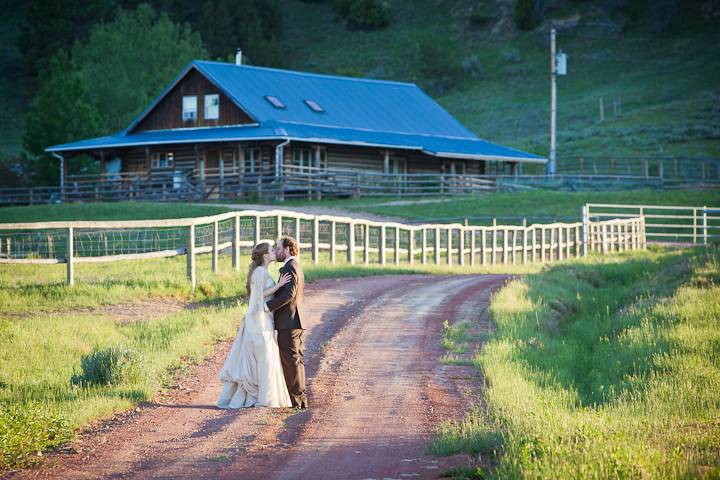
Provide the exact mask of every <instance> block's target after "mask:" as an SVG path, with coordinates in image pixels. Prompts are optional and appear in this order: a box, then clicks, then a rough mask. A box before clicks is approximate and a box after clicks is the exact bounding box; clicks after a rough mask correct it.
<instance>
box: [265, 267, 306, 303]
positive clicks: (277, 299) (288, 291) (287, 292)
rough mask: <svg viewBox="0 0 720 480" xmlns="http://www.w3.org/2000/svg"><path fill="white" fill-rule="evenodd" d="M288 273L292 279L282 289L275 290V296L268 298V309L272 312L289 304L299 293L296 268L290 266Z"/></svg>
mask: <svg viewBox="0 0 720 480" xmlns="http://www.w3.org/2000/svg"><path fill="white" fill-rule="evenodd" d="M286 273H289V274H290V281H289V282H288V283H286V284H285V285H283V286H282V287H280V289H279V290H278V291H277V292H275V296H274V297H273V298H271V299H270V300H268V302H267V304H266V305H267V308H268V310H270V311H271V312H274V311H275V310H277V309H278V308H280V307H282V306H283V305H287V304H288V303H290V302H291V301H292V300H293V299H294V298H295V296H296V295H297V283H298V279H297V272H296V271H295V269H294V268H292V267H290V268H288V271H287V272H286Z"/></svg>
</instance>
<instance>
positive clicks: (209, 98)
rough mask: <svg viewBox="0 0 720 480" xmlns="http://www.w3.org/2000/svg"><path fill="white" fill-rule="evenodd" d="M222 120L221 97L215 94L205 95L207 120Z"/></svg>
mask: <svg viewBox="0 0 720 480" xmlns="http://www.w3.org/2000/svg"><path fill="white" fill-rule="evenodd" d="M218 118H220V95H218V94H217V93H213V94H210V95H205V120H217V119H218Z"/></svg>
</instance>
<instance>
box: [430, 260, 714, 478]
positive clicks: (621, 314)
mask: <svg viewBox="0 0 720 480" xmlns="http://www.w3.org/2000/svg"><path fill="white" fill-rule="evenodd" d="M718 280H720V250H718V249H717V248H714V247H713V248H711V249H709V250H706V251H703V250H699V249H698V250H694V251H692V250H691V251H661V250H660V251H653V252H647V253H636V254H627V255H615V256H609V257H597V256H595V257H590V258H589V259H584V260H574V261H569V262H565V263H563V264H558V265H555V266H549V267H548V268H547V269H546V270H544V271H542V272H540V273H538V274H534V275H529V276H526V277H523V278H521V279H518V280H515V281H513V282H511V283H510V284H509V285H508V286H507V287H505V288H504V289H503V290H501V291H500V292H499V293H498V294H496V295H495V297H494V298H493V300H492V304H491V313H492V315H493V318H494V321H495V323H496V326H497V330H496V332H495V333H494V334H493V336H492V338H491V339H490V341H489V342H488V343H487V344H486V345H485V347H484V348H483V349H482V350H481V351H480V352H479V353H478V354H477V355H476V357H475V359H474V363H475V365H476V366H477V367H478V368H481V369H482V370H483V373H484V375H485V378H486V381H487V387H486V388H485V389H484V396H485V399H486V402H487V408H486V409H476V410H473V411H471V412H469V413H468V415H467V417H466V418H465V419H464V420H463V421H460V422H455V423H447V424H444V425H443V426H442V427H441V428H440V432H439V433H440V434H439V436H438V438H437V440H436V441H435V442H434V443H433V444H432V445H431V450H432V451H433V452H436V453H440V454H452V453H457V452H460V451H466V452H469V453H472V454H476V455H477V454H480V455H482V456H483V457H484V458H485V459H486V462H487V464H488V465H490V466H491V467H492V471H491V476H493V477H495V478H637V477H646V478H697V477H705V478H717V477H718V475H720V423H718V421H717V419H718V418H720V362H718V359H719V358H720V334H719V333H718V332H719V331H720V330H718V326H720V325H719V324H718V321H719V320H718V319H720V286H718Z"/></svg>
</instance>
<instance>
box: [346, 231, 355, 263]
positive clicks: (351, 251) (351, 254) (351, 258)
mask: <svg viewBox="0 0 720 480" xmlns="http://www.w3.org/2000/svg"><path fill="white" fill-rule="evenodd" d="M347 247H348V251H347V260H348V263H349V264H350V265H355V224H354V223H353V222H350V223H348V238H347Z"/></svg>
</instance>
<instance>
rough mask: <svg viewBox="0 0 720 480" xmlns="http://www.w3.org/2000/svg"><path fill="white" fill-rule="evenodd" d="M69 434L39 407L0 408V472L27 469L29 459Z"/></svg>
mask: <svg viewBox="0 0 720 480" xmlns="http://www.w3.org/2000/svg"><path fill="white" fill-rule="evenodd" d="M70 434H71V430H70V428H69V427H68V423H67V422H66V421H65V419H64V418H62V417H60V416H57V415H53V414H51V413H48V412H47V411H46V408H45V407H44V406H42V405H35V404H19V403H15V404H10V405H0V469H6V468H14V467H22V466H26V465H30V464H32V463H34V462H33V457H32V456H31V455H37V454H39V453H40V452H42V451H43V450H45V449H46V448H48V447H51V446H55V445H59V444H61V443H64V442H66V441H67V440H69V438H70Z"/></svg>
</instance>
